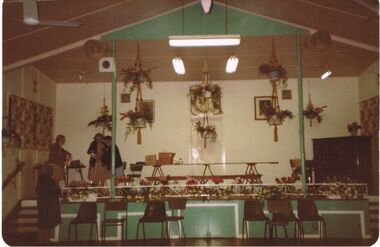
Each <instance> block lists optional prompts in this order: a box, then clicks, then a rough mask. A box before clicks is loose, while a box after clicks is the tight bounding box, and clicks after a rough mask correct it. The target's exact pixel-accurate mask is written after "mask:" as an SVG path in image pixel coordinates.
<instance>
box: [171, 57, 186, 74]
mask: <svg viewBox="0 0 380 247" xmlns="http://www.w3.org/2000/svg"><path fill="white" fill-rule="evenodd" d="M172 63H173V68H174V71H175V72H176V73H177V74H179V75H184V74H185V65H184V64H183V61H182V59H181V58H180V57H175V58H173V59H172Z"/></svg>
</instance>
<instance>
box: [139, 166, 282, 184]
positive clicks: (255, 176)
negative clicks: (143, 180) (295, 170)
mask: <svg viewBox="0 0 380 247" xmlns="http://www.w3.org/2000/svg"><path fill="white" fill-rule="evenodd" d="M259 164H278V162H277V161H256V162H225V163H209V162H207V163H193V164H191V163H190V164H156V165H153V171H152V175H151V177H150V183H151V184H158V183H159V180H158V178H159V177H164V176H165V174H164V172H163V170H162V166H204V169H203V173H202V175H201V178H200V182H201V183H202V184H205V183H207V181H208V180H209V178H210V176H208V175H207V172H209V173H210V174H209V175H211V176H215V175H214V173H213V171H212V170H211V166H218V165H219V166H220V165H246V166H247V167H246V169H245V173H244V174H241V175H240V176H241V177H243V181H244V183H258V184H261V183H262V180H261V177H262V174H260V173H258V171H257V168H256V165H259ZM145 166H150V167H151V166H152V165H145ZM236 176H239V175H236ZM221 177H223V176H221Z"/></svg>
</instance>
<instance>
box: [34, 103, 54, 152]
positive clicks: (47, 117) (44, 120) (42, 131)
mask: <svg viewBox="0 0 380 247" xmlns="http://www.w3.org/2000/svg"><path fill="white" fill-rule="evenodd" d="M52 133H53V109H52V108H50V107H47V106H44V105H40V104H36V112H35V131H34V140H35V147H36V148H37V149H48V148H49V145H50V144H51V143H52Z"/></svg>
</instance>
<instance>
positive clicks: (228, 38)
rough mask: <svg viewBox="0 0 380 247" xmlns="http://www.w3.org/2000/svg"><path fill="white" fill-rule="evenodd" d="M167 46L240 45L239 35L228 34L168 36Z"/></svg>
mask: <svg viewBox="0 0 380 247" xmlns="http://www.w3.org/2000/svg"><path fill="white" fill-rule="evenodd" d="M169 45H170V46H174V47H199V46H235V45H240V35H239V34H228V35H182V36H169Z"/></svg>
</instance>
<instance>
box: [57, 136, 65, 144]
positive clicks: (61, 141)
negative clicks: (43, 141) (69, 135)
mask: <svg viewBox="0 0 380 247" xmlns="http://www.w3.org/2000/svg"><path fill="white" fill-rule="evenodd" d="M65 141H66V139H65V136H64V135H57V137H56V138H55V142H56V143H58V144H59V145H63V144H65Z"/></svg>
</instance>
